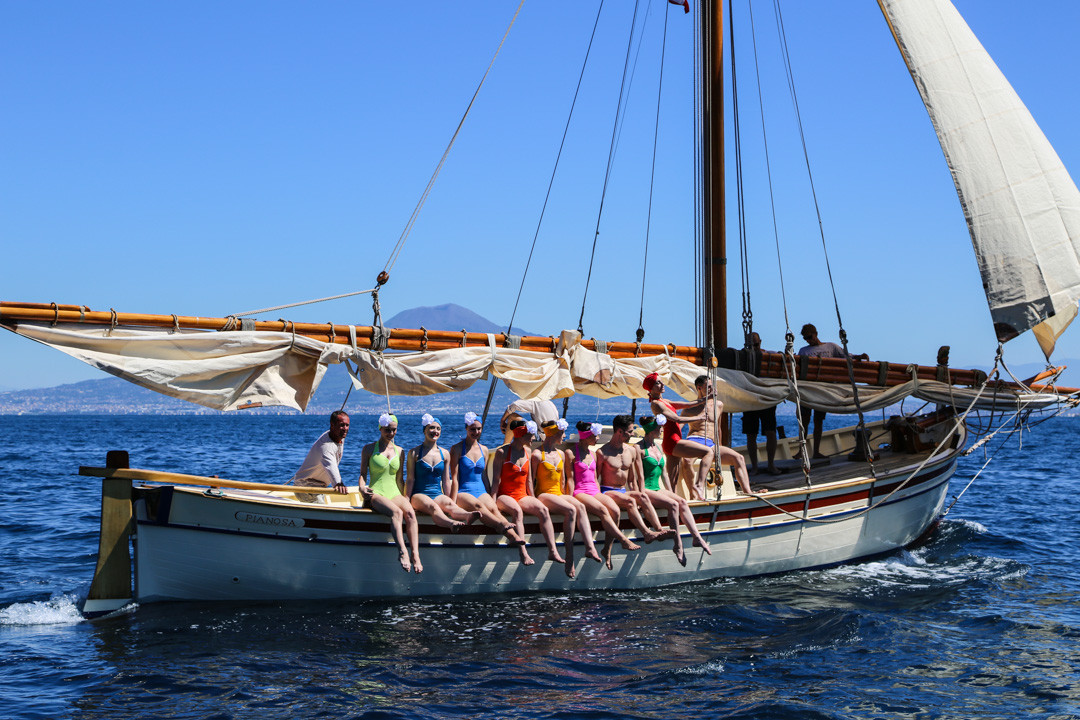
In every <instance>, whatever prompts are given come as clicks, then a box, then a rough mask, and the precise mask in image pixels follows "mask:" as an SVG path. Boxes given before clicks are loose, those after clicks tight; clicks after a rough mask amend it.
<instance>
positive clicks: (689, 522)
mask: <svg viewBox="0 0 1080 720" xmlns="http://www.w3.org/2000/svg"><path fill="white" fill-rule="evenodd" d="M671 495H672V496H673V497H674V498H676V499H677V500H679V501H680V502H679V511H680V513H681V514H682V521H683V525H685V526H686V529H687V530H689V531H690V535H691V536H692V537H693V538H694V545H695V546H696V547H699V548H701V549H702V550H704V551H705V554H706V555H712V548H711V547H709V543H707V542H705V538H703V537H701V532H699V531H698V527H697V520H695V519H694V513H692V512H691V511H690V503H688V502H686V501H685V500H683V499H682V498H680V497H679V496H678V495H675V493H671Z"/></svg>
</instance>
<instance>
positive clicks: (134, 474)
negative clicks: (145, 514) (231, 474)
mask: <svg viewBox="0 0 1080 720" xmlns="http://www.w3.org/2000/svg"><path fill="white" fill-rule="evenodd" d="M79 474H80V475H89V476H91V477H101V478H117V479H122V480H125V481H127V485H128V492H129V494H130V492H131V482H130V481H131V480H141V481H143V482H153V483H168V484H170V485H198V486H200V487H227V488H237V489H240V490H262V491H264V492H290V493H296V492H301V493H312V494H319V493H322V494H323V495H330V494H333V493H335V492H337V491H336V490H334V488H321V487H307V486H302V485H270V484H267V483H256V482H244V481H242V480H226V479H224V478H216V477H206V476H205V475H185V474H183V473H174V472H164V471H161V470H141V469H139V468H111V467H103V468H99V467H85V466H84V467H80V468H79Z"/></svg>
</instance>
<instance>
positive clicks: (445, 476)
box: [405, 413, 480, 532]
mask: <svg viewBox="0 0 1080 720" xmlns="http://www.w3.org/2000/svg"><path fill="white" fill-rule="evenodd" d="M420 423H421V424H422V425H423V426H424V441H423V442H422V443H420V444H419V445H417V446H416V447H414V448H413V449H412V450H410V451H409V455H408V461H407V465H408V469H409V472H408V480H407V481H406V483H405V494H406V495H408V496H409V501H410V502H411V503H412V506H413V510H417V511H419V512H422V513H426V514H427V515H430V516H431V519H432V520H434V521H435V524H436V525H438V526H439V527H444V528H449V529H450V530H451V531H452V532H457V531H458V530H460V529H461V528H463V527H465V525H467V524H468V523H472V522H476V521H477V520H479V519H480V513H479V512H476V511H473V512H469V511H468V510H465V509H463V508H459V507H458V506H457V504H455V503H454V501H453V500H451V499H450V496H449V495H447V493H448V492H449V491H450V468H449V464H450V453H448V452H447V451H445V450H443V449H442V448H441V447H439V437H440V436H441V435H442V423H440V422H439V420H438V419H437V418H434V417H432V416H431V415H430V414H427V413H425V414H424V416H423V417H422V418H420Z"/></svg>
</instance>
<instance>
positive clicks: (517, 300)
mask: <svg viewBox="0 0 1080 720" xmlns="http://www.w3.org/2000/svg"><path fill="white" fill-rule="evenodd" d="M603 10H604V2H603V0H600V7H598V8H597V10H596V19H595V20H594V21H593V29H592V33H591V34H590V35H589V44H588V46H587V47H586V48H585V58H584V59H583V60H582V62H581V72H580V73H579V74H578V81H577V87H576V88H575V89H574V98H573V100H572V101H571V102H570V112H569V113H568V114H567V116H566V125H565V126H564V127H563V134H562V140H560V141H559V151H558V152H557V153H556V155H555V165H554V167H553V168H552V169H551V178H550V179H549V180H548V187H547V193H546V194H545V195H544V204H543V205H542V206H541V208H540V217H539V218H538V219H537V221H536V231H535V232H534V233H533V239H532V245H531V246H530V247H529V257H528V258H527V259H526V260H525V270H524V271H523V272H522V273H521V284H520V285H518V291H517V297H515V298H514V308H513V310H511V312H510V322H508V323H507V324H506V333H507V334H510V332H512V331H513V328H514V319H515V318H516V317H517V311H518V306H519V305H520V304H521V295H522V293H523V292H524V291H525V279H526V278H527V277H528V275H529V267H530V266H531V265H532V259H533V254H534V253H535V252H536V242H537V239H538V238H539V237H540V226H541V225H542V224H543V222H544V215H545V213H546V212H547V206H548V201H549V200H550V199H551V190H552V188H553V187H554V185H555V175H556V173H557V172H558V170H559V161H560V160H561V159H562V153H563V149H564V148H565V147H566V138H567V136H568V135H569V133H570V121H571V120H572V119H573V117H574V108H575V107H577V101H578V96H579V95H580V94H581V84H582V81H583V80H584V78H585V68H586V67H588V64H589V57H590V55H591V54H592V47H593V41H594V40H595V39H596V29H597V27H599V25H600V14H601V13H602V12H603ZM496 382H497V378H494V377H492V378H491V384H490V386H489V387H488V394H487V400H486V401H485V402H484V413H483V415H482V416H481V422H487V416H488V412H489V411H490V410H491V399H492V397H493V396H494V395H495V383H496ZM563 414H564V415H565V409H564V413H563Z"/></svg>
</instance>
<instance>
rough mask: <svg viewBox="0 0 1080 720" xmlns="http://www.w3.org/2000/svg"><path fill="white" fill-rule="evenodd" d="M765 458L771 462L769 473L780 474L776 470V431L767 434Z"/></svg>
mask: <svg viewBox="0 0 1080 720" xmlns="http://www.w3.org/2000/svg"><path fill="white" fill-rule="evenodd" d="M765 457H766V458H767V459H768V461H769V466H768V471H769V474H770V475H777V474H779V473H780V471H779V470H777V469H776V431H775V430H773V431H772V432H771V433H766V434H765Z"/></svg>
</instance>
